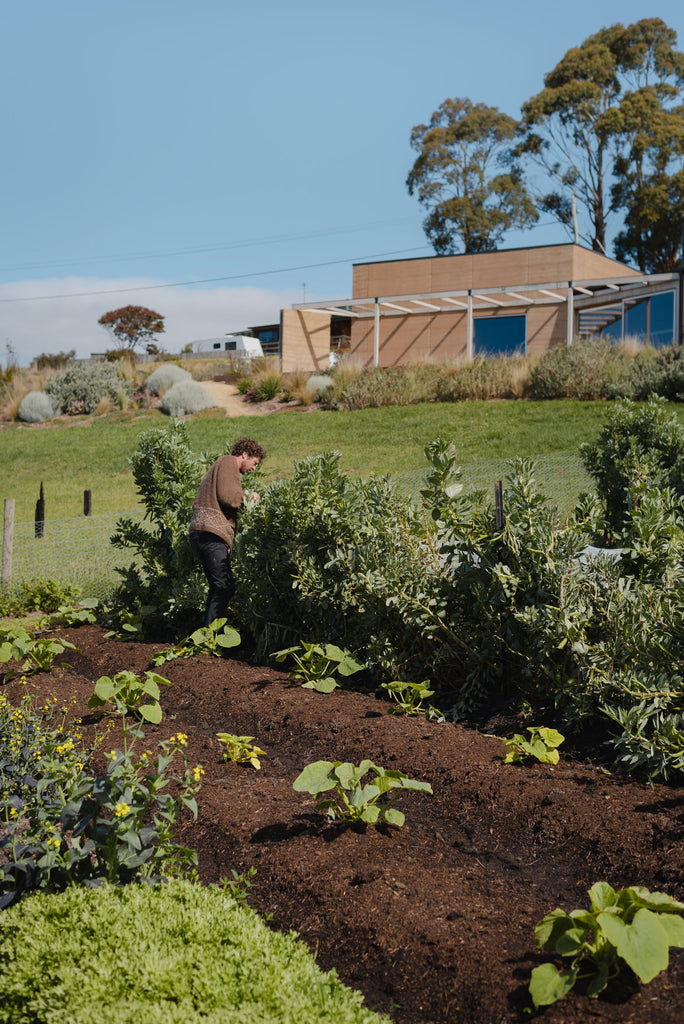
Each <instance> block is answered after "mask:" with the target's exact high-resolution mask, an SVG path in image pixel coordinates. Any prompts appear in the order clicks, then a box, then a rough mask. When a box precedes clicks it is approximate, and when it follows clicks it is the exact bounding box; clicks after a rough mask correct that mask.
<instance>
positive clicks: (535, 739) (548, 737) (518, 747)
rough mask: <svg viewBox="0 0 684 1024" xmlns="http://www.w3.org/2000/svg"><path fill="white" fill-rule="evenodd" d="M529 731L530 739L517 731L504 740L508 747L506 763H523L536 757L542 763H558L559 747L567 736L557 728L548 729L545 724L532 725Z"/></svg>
mask: <svg viewBox="0 0 684 1024" xmlns="http://www.w3.org/2000/svg"><path fill="white" fill-rule="evenodd" d="M527 731H528V732H529V734H530V738H529V739H525V737H524V736H523V735H522V734H521V733H519V732H517V733H516V734H515V736H513V737H512V738H511V739H510V740H504V743H505V744H506V746H507V747H508V753H507V754H506V756H505V758H504V764H522V763H523V762H524V761H526V760H528V758H535V759H536V760H537V761H540V762H541V763H542V764H558V758H559V754H558V750H557V747H559V746H560V745H561V743H562V742H563V740H564V739H565V736H562V735H561V733H559V732H558V731H557V730H556V729H548V728H547V727H546V726H544V725H535V726H531V727H529V728H528V730H527Z"/></svg>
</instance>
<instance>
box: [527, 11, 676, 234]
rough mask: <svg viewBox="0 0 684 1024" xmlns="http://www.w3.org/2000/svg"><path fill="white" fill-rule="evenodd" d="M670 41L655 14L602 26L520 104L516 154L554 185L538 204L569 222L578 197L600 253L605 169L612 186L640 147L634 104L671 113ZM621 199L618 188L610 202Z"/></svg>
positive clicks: (643, 131)
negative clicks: (538, 168) (528, 158)
mask: <svg viewBox="0 0 684 1024" xmlns="http://www.w3.org/2000/svg"><path fill="white" fill-rule="evenodd" d="M676 44H677V35H676V33H675V31H674V30H673V29H671V28H669V27H668V26H667V25H666V24H665V22H663V21H662V20H661V19H660V18H644V19H642V20H641V21H638V22H635V23H634V24H632V25H627V26H624V25H622V24H616V25H612V26H610V27H607V28H602V29H601V30H600V31H599V32H596V33H595V34H594V35H592V36H589V37H588V38H587V39H585V41H584V42H583V43H582V44H581V45H580V46H577V47H573V48H572V49H570V50H568V51H567V53H566V54H565V55H564V56H563V57H562V59H561V60H560V61H559V63H558V64H557V65H556V66H555V67H554V68H553V70H552V71H550V72H549V73H548V74H547V75H546V77H545V79H544V88H543V89H542V90H541V92H539V93H537V95H535V96H533V97H531V99H529V100H527V102H526V103H525V104H523V108H522V120H521V126H520V133H519V135H520V138H519V142H518V145H517V146H516V149H515V153H516V155H518V156H521V155H523V154H528V155H530V156H531V157H532V158H533V159H534V160H536V161H537V163H538V164H539V165H540V166H541V167H542V168H543V169H544V171H545V172H546V173H547V174H548V175H549V177H550V178H551V180H552V182H553V184H554V186H555V187H554V188H553V190H552V191H550V192H547V193H546V194H544V195H541V196H540V197H539V200H538V201H539V207H540V209H542V210H544V211H547V212H550V213H552V214H553V215H554V216H555V217H557V218H558V220H559V221H560V222H561V223H563V224H564V225H566V227H568V228H571V226H572V199H573V195H574V196H576V197H577V199H578V202H579V204H580V205H581V207H583V209H584V211H585V212H586V214H587V215H588V219H589V222H590V225H591V232H590V235H589V236H586V234H585V235H583V237H585V238H586V240H588V241H590V242H591V245H592V248H593V249H595V250H597V251H600V252H604V253H605V252H606V234H607V230H606V226H607V219H608V213H609V210H610V208H611V201H610V186H611V175H612V173H613V172H615V173H616V174H617V176H618V184H619V182H620V180H621V179H625V180H629V174H631V173H633V169H634V165H635V162H636V161H637V160H638V158H639V153H640V149H639V146H638V145H636V144H635V143H636V141H637V139H641V144H643V140H644V139H645V138H646V136H647V135H648V130H647V129H648V125H647V122H646V121H645V120H642V121H641V123H640V127H639V130H638V131H637V130H636V128H637V121H638V119H637V121H635V112H636V110H637V109H639V107H640V106H642V105H643V106H646V107H647V106H648V105H649V104H650V105H651V113H654V112H655V111H657V112H658V114H659V116H660V115H661V114H662V116H663V117H664V118H667V115H668V114H673V113H674V110H673V107H672V105H673V104H675V103H676V100H677V98H678V97H679V95H680V88H681V85H682V82H683V81H684V54H682V53H680V52H679V51H678V50H676V49H675V47H676ZM653 105H655V110H654V109H653ZM649 145H650V148H651V149H652V144H649ZM638 180H639V178H638V175H637V181H638ZM626 199H627V194H626V193H623V192H621V191H620V190H619V189H618V191H617V192H616V193H614V195H613V204H612V208H613V209H617V208H622V207H621V204H622V203H624V202H625V201H626ZM627 211H628V212H629V205H628V206H627Z"/></svg>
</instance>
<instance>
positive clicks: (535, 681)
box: [114, 399, 684, 781]
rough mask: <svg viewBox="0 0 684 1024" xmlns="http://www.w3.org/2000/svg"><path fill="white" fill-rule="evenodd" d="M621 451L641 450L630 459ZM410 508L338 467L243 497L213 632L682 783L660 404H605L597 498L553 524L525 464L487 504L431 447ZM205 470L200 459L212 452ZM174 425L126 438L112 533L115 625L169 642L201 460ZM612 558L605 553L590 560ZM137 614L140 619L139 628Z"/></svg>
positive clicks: (678, 558) (263, 655) (182, 601)
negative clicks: (510, 721)
mask: <svg viewBox="0 0 684 1024" xmlns="http://www.w3.org/2000/svg"><path fill="white" fill-rule="evenodd" d="M635 438H636V439H638V441H639V445H641V446H642V448H643V451H645V452H646V453H647V454H648V453H650V454H648V457H647V458H642V457H641V455H640V454H639V453H640V451H641V450H642V448H639V447H638V446H635V444H636V442H635V441H634V439H635ZM425 454H426V459H427V467H426V472H425V477H424V485H423V487H422V488H421V489H420V492H419V493H417V494H416V495H415V496H414V499H413V500H412V501H407V500H406V498H404V497H402V496H401V495H400V494H399V493H398V492H397V491H396V490H395V488H394V487H393V485H392V482H391V480H389V479H387V478H383V477H379V478H378V477H373V478H370V479H366V480H358V479H350V478H348V477H347V476H346V475H345V474H343V473H342V472H341V470H340V466H339V460H340V456H339V454H338V453H336V452H324V453H322V454H320V455H316V456H310V457H307V458H304V459H301V460H298V461H296V462H295V463H294V466H293V472H292V476H291V477H290V478H288V479H282V480H276V481H274V482H273V483H271V484H269V485H268V486H260V487H259V492H260V495H261V500H260V501H259V502H256V503H254V504H250V505H249V507H247V508H245V509H244V510H243V512H242V513H241V517H240V528H239V531H238V535H237V537H236V540H235V545H234V556H235V557H234V571H235V577H236V582H237V593H236V596H235V598H234V599H233V602H232V603H231V610H230V615H231V620H232V621H233V622H234V625H235V626H236V628H239V630H240V635H241V636H242V637H243V638H248V639H249V642H250V643H251V644H252V647H253V650H254V655H255V657H256V658H257V659H259V660H261V661H267V660H270V659H272V658H273V657H274V655H275V653H276V652H283V651H286V650H288V649H292V648H293V647H297V646H299V645H301V638H302V637H306V638H310V639H309V640H307V642H308V643H311V644H317V645H318V646H321V647H322V648H324V647H325V645H332V646H334V647H335V648H337V649H339V650H340V651H351V652H353V656H354V659H355V660H356V661H357V662H358V663H359V664H362V665H363V666H364V669H365V671H364V685H367V683H368V680H371V681H372V684H373V685H375V686H377V687H378V689H379V690H380V692H381V693H387V688H385V690H384V691H383V690H381V689H380V688H381V687H382V685H383V684H387V683H391V682H393V681H396V680H401V681H402V682H403V683H405V684H419V685H423V686H425V687H428V688H429V689H430V690H431V691H433V694H434V697H433V701H434V704H435V705H436V706H437V707H438V708H439V710H440V711H441V712H442V713H444V715H445V717H450V718H451V719H467V718H468V717H470V716H473V715H474V714H477V712H478V711H479V709H480V708H482V707H484V706H491V704H492V703H493V702H496V701H497V700H499V699H502V698H504V697H505V699H506V701H507V702H508V703H509V704H510V703H511V702H513V703H517V705H518V707H519V708H520V709H521V710H523V711H524V712H525V714H526V716H527V723H526V724H529V722H530V720H532V721H534V720H536V721H537V722H539V721H540V720H541V721H545V722H546V723H548V725H549V727H553V728H556V727H557V728H558V729H559V730H561V731H562V733H563V735H565V736H566V738H568V740H569V742H570V743H571V742H572V737H573V736H574V735H575V734H576V733H577V732H578V731H581V730H583V729H585V728H586V727H587V726H591V727H592V728H596V727H598V728H599V729H602V730H603V731H604V735H605V739H606V743H607V745H608V746H607V747H606V748H605V753H606V754H607V755H609V756H611V751H612V758H613V759H614V760H615V761H616V762H617V764H618V765H619V766H620V767H621V768H622V769H624V770H626V771H635V772H638V773H640V774H641V775H642V776H645V777H646V778H647V779H650V780H660V781H668V780H673V781H681V779H682V777H683V776H684V685H683V683H682V678H683V675H684V673H683V671H682V665H683V662H684V631H683V630H682V629H681V622H682V620H683V619H684V573H683V571H682V564H683V560H684V559H683V556H684V486H682V484H681V481H682V480H684V432H682V431H681V430H677V429H675V419H674V417H672V416H669V415H668V414H667V413H666V412H665V411H664V410H663V407H662V403H659V400H658V399H652V400H651V401H650V402H648V403H645V404H641V405H636V404H634V403H632V402H629V401H625V402H621V403H620V404H619V406H618V407H617V408H616V409H615V412H614V414H613V415H612V417H611V419H610V420H609V421H608V422H607V423H606V426H605V428H604V430H603V431H602V432H601V434H600V436H599V437H598V438H597V439H596V441H595V442H594V443H593V445H591V446H587V447H585V449H584V457H585V461H586V464H587V467H588V469H589V471H590V473H591V475H592V476H593V479H594V482H595V488H596V490H595V493H592V494H586V495H583V496H581V497H580V499H579V500H578V503H577V507H576V509H575V510H574V512H573V513H572V515H570V516H567V515H562V514H561V513H560V512H559V510H558V509H557V508H556V507H555V506H554V505H553V503H552V502H550V501H549V500H548V498H547V497H546V496H545V495H544V494H542V493H541V492H540V491H539V489H538V487H537V484H536V481H535V467H534V463H533V462H532V461H530V460H525V459H515V460H513V461H512V462H511V463H510V464H509V471H508V473H507V475H506V477H505V479H504V481H503V517H502V519H497V515H496V512H495V509H494V503H493V500H492V499H493V486H492V493H491V494H485V493H481V492H469V491H466V490H465V489H464V488H463V486H462V484H461V478H460V470H459V466H458V453H457V450H456V447H455V444H454V443H453V442H451V441H450V440H449V439H440V438H438V439H435V440H434V441H432V442H431V443H430V444H428V445H427V447H426V450H425ZM214 457H215V456H214ZM210 460H211V458H210V456H208V455H204V454H202V455H195V454H194V453H193V452H192V451H191V450H190V448H189V446H188V443H187V439H186V437H185V432H184V427H183V426H182V425H181V424H173V425H172V426H171V428H170V429H169V430H167V431H152V432H150V433H149V434H146V435H143V437H142V438H141V442H140V448H139V451H138V452H137V453H136V455H135V456H134V458H133V460H132V464H133V467H134V473H135V477H136V481H137V483H138V486H139V490H140V493H141V495H142V496H143V499H144V501H145V505H146V510H147V511H146V516H147V519H148V522H149V525H148V524H147V523H146V524H143V525H140V524H134V523H130V522H128V523H126V522H123V523H120V524H119V530H118V533H117V535H116V537H115V538H114V540H115V543H118V544H119V545H120V546H128V547H131V548H133V549H134V551H135V552H136V558H135V562H134V565H133V566H132V567H131V569H129V570H127V571H126V573H125V574H124V582H123V584H122V586H121V588H120V589H119V593H118V602H119V614H120V615H121V616H122V618H125V616H126V615H128V616H133V617H137V619H140V620H141V621H142V623H143V626H144V628H151V627H152V626H154V628H157V629H161V628H164V629H166V630H167V631H169V632H173V630H174V629H177V628H178V624H179V622H181V621H182V622H183V623H184V624H185V623H187V621H188V619H189V618H192V617H195V618H197V617H198V616H199V614H200V609H201V607H202V605H203V602H204V595H205V583H204V579H203V577H202V575H201V573H200V572H199V569H198V566H197V565H196V563H195V562H194V559H193V558H192V554H191V551H190V549H189V546H188V543H187V523H188V521H189V517H190V507H191V504H192V500H193V497H194V493H195V490H196V487H197V485H198V483H199V480H200V478H201V476H202V474H203V473H204V471H205V469H206V467H207V465H208V464H209V461H210ZM607 543H608V544H610V549H607V548H606V546H605V545H606V544H607ZM149 609H153V611H152V612H150V611H149Z"/></svg>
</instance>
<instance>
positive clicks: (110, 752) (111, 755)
mask: <svg viewBox="0 0 684 1024" xmlns="http://www.w3.org/2000/svg"><path fill="white" fill-rule="evenodd" d="M109 756H110V757H111V759H112V761H116V750H110V751H109Z"/></svg>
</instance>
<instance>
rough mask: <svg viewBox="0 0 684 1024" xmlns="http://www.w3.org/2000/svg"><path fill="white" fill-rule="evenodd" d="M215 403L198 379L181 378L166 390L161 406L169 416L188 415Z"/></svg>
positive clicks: (209, 407)
mask: <svg viewBox="0 0 684 1024" xmlns="http://www.w3.org/2000/svg"><path fill="white" fill-rule="evenodd" d="M214 405H216V402H215V401H214V399H213V398H212V397H211V395H210V394H209V392H208V391H207V389H206V388H205V387H203V386H202V385H201V384H200V383H199V382H198V381H196V380H180V381H178V382H177V383H176V384H172V385H171V387H170V388H169V389H168V391H165V392H164V397H163V398H162V404H161V407H162V412H165V413H168V415H169V416H186V415H188V414H193V413H197V412H202V410H203V409H211V408H212V406H214Z"/></svg>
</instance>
